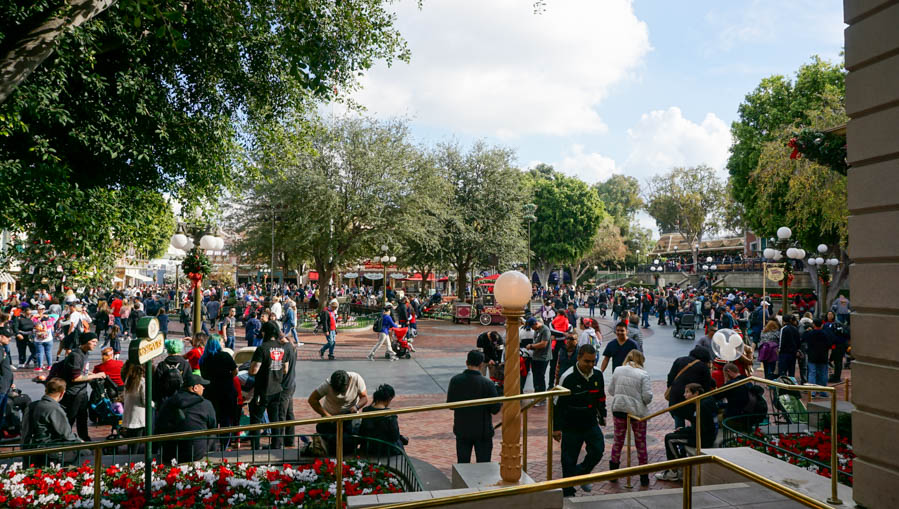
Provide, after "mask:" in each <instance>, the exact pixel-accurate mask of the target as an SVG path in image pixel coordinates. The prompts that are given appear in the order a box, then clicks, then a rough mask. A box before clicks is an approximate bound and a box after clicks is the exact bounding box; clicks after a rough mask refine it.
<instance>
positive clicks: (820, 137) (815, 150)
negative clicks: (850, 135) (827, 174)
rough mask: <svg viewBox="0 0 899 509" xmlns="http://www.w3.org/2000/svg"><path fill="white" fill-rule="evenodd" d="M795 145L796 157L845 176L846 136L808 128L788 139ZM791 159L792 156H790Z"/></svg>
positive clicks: (846, 168)
mask: <svg viewBox="0 0 899 509" xmlns="http://www.w3.org/2000/svg"><path fill="white" fill-rule="evenodd" d="M790 142H791V144H792V145H795V150H794V152H795V153H796V154H797V156H798V157H805V158H807V159H810V160H812V161H814V162H816V163H818V164H820V165H822V166H825V167H827V168H830V169H831V170H833V171H835V172H837V173H839V174H841V175H846V174H847V173H848V172H849V163H847V162H846V135H844V134H835V133H832V132H825V131H819V130H817V129H810V128H808V127H806V128H803V129H801V130H800V131H799V132H798V133H793V138H791V139H790ZM790 157H791V158H792V157H793V154H790Z"/></svg>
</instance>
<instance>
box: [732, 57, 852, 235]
mask: <svg viewBox="0 0 899 509" xmlns="http://www.w3.org/2000/svg"><path fill="white" fill-rule="evenodd" d="M845 78H846V72H845V70H844V69H843V68H842V66H841V65H837V64H832V63H830V62H827V61H826V60H822V59H821V58H819V57H817V56H816V57H813V58H812V60H811V61H810V62H809V63H808V64H805V65H803V66H802V67H800V68H799V70H798V71H797V72H796V77H795V79H793V80H791V79H789V78H787V77H785V76H782V75H773V76H769V77H767V78H764V79H762V81H761V83H759V86H758V87H756V89H755V90H753V91H752V92H750V93H749V94H747V95H746V98H745V99H744V100H743V102H742V103H741V104H740V106H739V108H738V115H739V118H738V120H736V121H735V122H733V124H731V135H732V136H733V140H734V143H733V145H732V146H731V149H730V153H731V154H730V158H729V159H728V161H727V170H728V172H729V173H730V188H731V189H730V190H731V193H732V196H733V197H734V198H735V200H736V201H737V202H739V203H741V204H742V205H743V207H744V208H745V210H746V222H747V224H748V226H749V227H751V228H752V229H753V230H754V231H755V232H756V233H759V234H761V235H764V236H770V235H773V231H766V230H764V229H763V228H762V225H761V224H760V223H759V221H758V219H757V217H758V214H756V205H757V204H759V202H760V200H759V197H758V189H757V188H756V187H755V186H753V185H752V184H751V182H750V177H751V174H752V173H753V172H754V171H755V170H756V168H757V167H758V165H759V157H760V156H761V153H762V147H763V145H764V144H765V143H768V142H772V141H778V142H780V141H783V140H782V139H781V138H782V134H783V130H784V129H786V128H789V127H794V126H799V127H803V126H808V125H810V124H811V122H812V121H813V119H812V118H811V117H810V116H809V115H810V114H812V115H813V114H814V112H818V111H821V110H823V109H825V108H826V107H827V105H828V104H831V101H830V100H829V99H828V98H829V97H834V96H836V97H839V98H840V101H839V102H840V103H842V97H843V96H844V95H845V89H846V85H845ZM827 127H834V126H827ZM761 205H762V206H764V205H765V204H763V203H762V204H761Z"/></svg>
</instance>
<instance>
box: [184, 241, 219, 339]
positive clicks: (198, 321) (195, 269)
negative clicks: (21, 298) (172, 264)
mask: <svg viewBox="0 0 899 509" xmlns="http://www.w3.org/2000/svg"><path fill="white" fill-rule="evenodd" d="M181 270H182V271H184V274H186V275H187V277H188V279H190V281H191V286H190V290H191V292H192V293H193V299H194V310H193V311H194V313H193V314H194V319H193V331H191V335H192V336H193V335H196V334H197V333H198V332H200V331H201V330H202V329H203V313H202V310H201V309H200V305H201V304H200V303H201V302H202V301H203V299H202V294H201V288H200V283H202V281H203V278H204V277H206V276H208V275H209V273H210V272H212V263H210V261H209V257H207V256H206V253H204V252H203V251H202V250H201V249H200V247H199V246H195V247H194V248H193V249H191V250H190V251H188V252H187V255H186V256H185V257H184V261H182V262H181Z"/></svg>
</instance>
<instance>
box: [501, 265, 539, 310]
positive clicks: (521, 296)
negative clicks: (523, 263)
mask: <svg viewBox="0 0 899 509" xmlns="http://www.w3.org/2000/svg"><path fill="white" fill-rule="evenodd" d="M493 295H494V296H495V297H496V302H497V304H499V305H500V306H502V307H504V308H509V309H521V308H524V306H525V305H526V304H527V303H528V302H529V301H530V300H531V284H530V282H528V278H527V276H525V275H524V274H522V273H521V272H518V271H517V270H510V271H506V272H503V273H502V274H501V275H500V276H499V277H498V278H497V279H496V285H495V286H494V287H493Z"/></svg>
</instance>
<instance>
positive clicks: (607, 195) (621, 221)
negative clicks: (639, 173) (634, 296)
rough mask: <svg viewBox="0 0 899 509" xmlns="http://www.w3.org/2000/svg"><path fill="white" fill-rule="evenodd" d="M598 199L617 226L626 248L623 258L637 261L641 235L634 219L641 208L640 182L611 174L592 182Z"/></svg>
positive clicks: (632, 261) (631, 261)
mask: <svg viewBox="0 0 899 509" xmlns="http://www.w3.org/2000/svg"><path fill="white" fill-rule="evenodd" d="M594 188H595V189H596V193H597V194H598V195H599V199H600V200H602V203H603V206H604V207H605V210H606V212H608V213H609V215H610V216H611V217H612V220H613V221H614V223H615V225H616V226H618V229H619V235H620V237H621V239H622V241H623V242H624V243H625V247H626V248H627V250H626V253H625V258H626V261H627V262H628V263H638V262H637V250H638V249H639V250H641V251H642V249H641V241H640V239H639V238H638V237H639V236H640V235H641V233H642V232H641V231H640V230H639V224H638V223H637V221H636V217H635V216H636V214H637V212H638V211H639V210H640V209H642V208H643V206H644V203H643V198H642V197H641V196H640V183H639V182H638V181H637V179H636V178H634V177H630V176H627V175H612V176H611V177H609V178H608V179H607V180H606V181H604V182H599V183H597V184H594Z"/></svg>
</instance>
